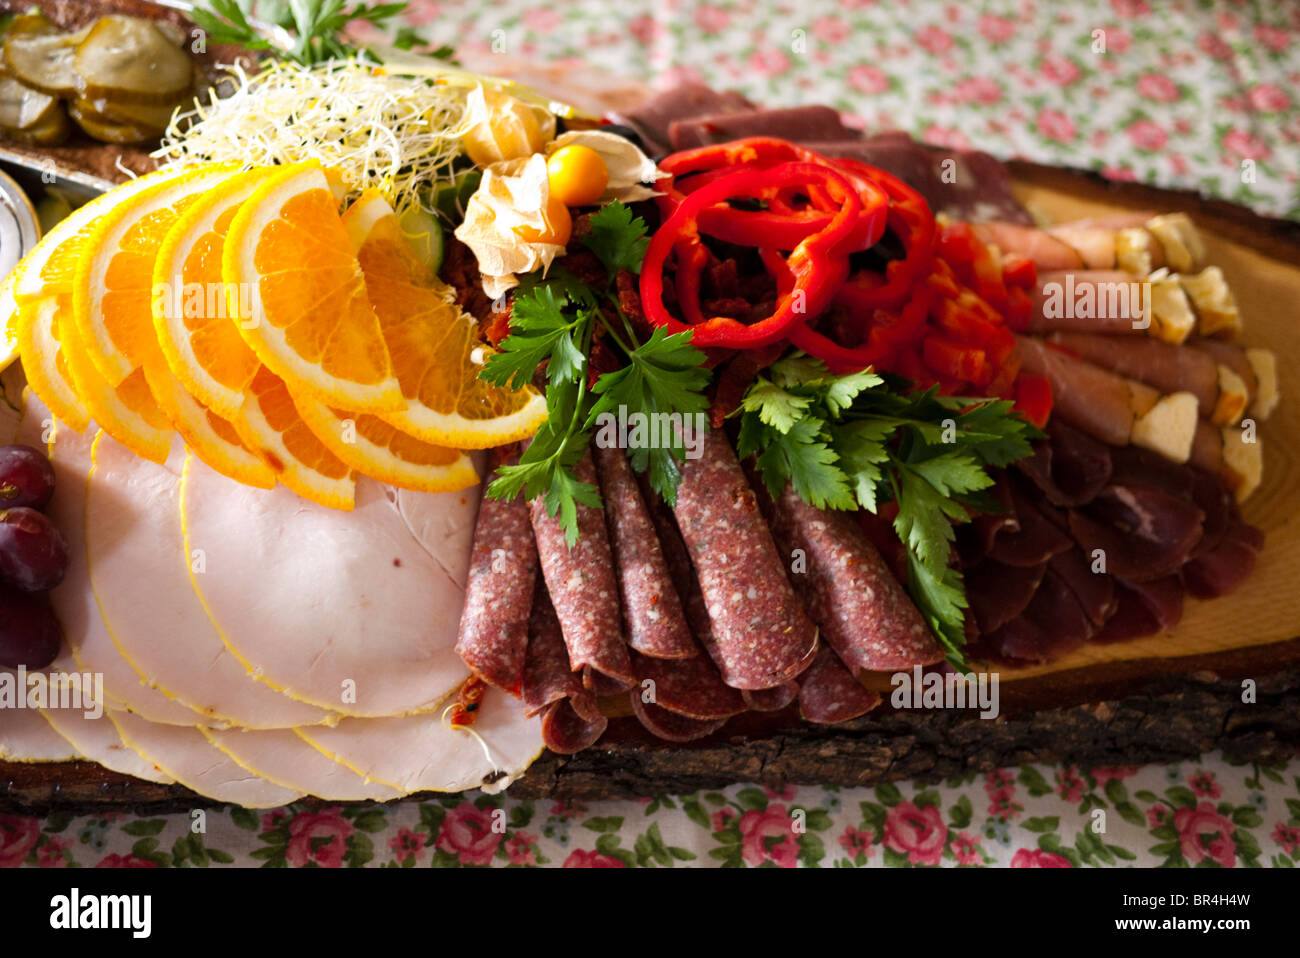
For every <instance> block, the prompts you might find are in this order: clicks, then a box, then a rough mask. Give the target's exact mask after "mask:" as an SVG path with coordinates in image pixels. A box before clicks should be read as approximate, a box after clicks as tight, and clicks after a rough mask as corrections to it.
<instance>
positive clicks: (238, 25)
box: [190, 0, 406, 66]
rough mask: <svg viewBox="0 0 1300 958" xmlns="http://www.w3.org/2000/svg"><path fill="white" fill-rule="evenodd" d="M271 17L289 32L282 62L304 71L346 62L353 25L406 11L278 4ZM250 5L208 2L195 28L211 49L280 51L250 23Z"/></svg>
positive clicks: (327, 0)
mask: <svg viewBox="0 0 1300 958" xmlns="http://www.w3.org/2000/svg"><path fill="white" fill-rule="evenodd" d="M269 6H270V7H271V9H272V10H273V11H274V13H273V14H268V16H269V19H270V21H271V22H272V23H274V25H275V26H278V27H282V28H284V29H285V30H287V31H289V32H290V34H291V36H292V38H293V45H292V46H291V47H290V48H289V49H288V50H280V54H281V55H282V56H285V57H287V58H288V59H291V60H296V61H297V62H298V63H301V64H302V65H303V66H313V65H315V64H317V63H321V62H323V61H325V60H332V59H341V58H343V57H346V56H348V55H349V54H351V53H354V52H356V51H355V49H354V48H353V47H352V46H351V45H350V44H348V43H347V42H346V41H344V39H343V30H344V28H345V27H346V26H347V25H348V24H349V23H351V22H352V21H353V20H365V21H368V22H370V23H373V24H384V23H385V22H387V21H388V20H391V19H392V18H393V17H395V16H397V15H398V14H399V13H401V12H402V11H403V10H405V9H406V2H405V0H401V2H397V3H375V4H371V3H348V2H347V0H287V2H286V0H275V2H273V3H272V4H270V5H269ZM253 7H254V4H253V3H252V2H251V0H208V2H207V5H206V8H205V7H201V6H196V7H195V8H194V9H193V10H192V11H191V12H190V16H191V17H193V19H194V22H195V23H197V24H198V25H199V26H200V27H202V28H203V29H204V30H205V31H206V32H207V34H208V41H209V42H211V43H229V44H233V45H236V46H241V47H243V48H244V49H246V50H271V49H279V48H278V47H277V46H276V45H275V44H273V43H272V42H271V40H270V38H269V37H267V36H265V35H264V34H263V33H262V32H261V31H260V30H259V29H258V28H257V27H256V26H255V25H253V24H252V23H250V22H249V20H248V17H249V12H250V10H252V9H253Z"/></svg>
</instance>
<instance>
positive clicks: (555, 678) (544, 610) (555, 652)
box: [523, 587, 584, 716]
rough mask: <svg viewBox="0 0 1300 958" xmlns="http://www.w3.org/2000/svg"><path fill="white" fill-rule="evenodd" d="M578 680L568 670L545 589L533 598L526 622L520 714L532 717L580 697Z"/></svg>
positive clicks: (582, 690)
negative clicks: (525, 654) (550, 706)
mask: <svg viewBox="0 0 1300 958" xmlns="http://www.w3.org/2000/svg"><path fill="white" fill-rule="evenodd" d="M583 692H584V689H583V687H582V677H581V676H579V675H578V673H576V672H574V671H573V670H572V669H571V668H569V653H568V650H567V649H565V647H564V636H563V634H562V633H561V632H560V623H559V620H558V619H556V617H555V609H554V608H552V606H551V597H550V595H549V594H548V593H547V591H546V589H544V588H541V587H538V588H537V590H536V591H535V592H534V595H533V609H532V614H531V615H530V617H529V620H528V655H527V656H526V658H525V660H524V679H523V699H524V714H525V715H528V716H533V715H536V714H537V713H538V712H540V711H542V710H543V709H545V708H546V707H547V706H549V705H551V704H553V703H555V702H558V701H559V700H560V699H564V698H570V697H572V696H575V695H582V694H583Z"/></svg>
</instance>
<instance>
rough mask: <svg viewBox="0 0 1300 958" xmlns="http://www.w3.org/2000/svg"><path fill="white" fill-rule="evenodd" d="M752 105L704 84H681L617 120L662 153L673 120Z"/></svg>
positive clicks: (727, 111) (735, 95)
mask: <svg viewBox="0 0 1300 958" xmlns="http://www.w3.org/2000/svg"><path fill="white" fill-rule="evenodd" d="M753 108H754V104H752V103H750V102H749V101H748V100H747V99H745V98H744V97H743V96H741V95H740V94H739V93H733V92H725V93H718V92H716V91H714V90H711V89H709V88H708V87H707V86H705V85H704V84H703V83H683V84H680V85H678V86H675V87H673V88H672V89H669V90H664V91H663V92H662V93H660V94H658V95H656V96H654V97H652V98H650V99H649V100H646V101H645V102H644V103H641V104H639V105H638V106H636V107H635V108H634V109H631V110H627V111H626V112H624V113H623V114H622V115H621V116H619V117H617V119H619V120H621V121H622V122H624V123H626V124H627V125H628V126H630V127H632V128H633V129H634V130H636V132H637V133H639V134H640V135H641V139H642V140H644V141H645V144H646V146H648V147H649V148H650V149H651V150H653V151H655V152H657V153H659V154H661V155H662V154H664V153H667V152H668V151H669V149H670V148H671V147H670V143H669V138H668V128H669V126H671V125H672V123H674V122H675V121H678V120H689V119H691V118H692V117H697V116H704V115H706V114H709V113H734V112H737V111H740V110H750V109H753Z"/></svg>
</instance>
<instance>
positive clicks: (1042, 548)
mask: <svg viewBox="0 0 1300 958" xmlns="http://www.w3.org/2000/svg"><path fill="white" fill-rule="evenodd" d="M1010 488H1011V503H1012V507H1013V508H1014V509H1015V514H1016V521H1017V523H1018V525H1019V528H1017V529H1016V530H1015V531H1014V532H1011V531H1005V532H1003V533H1002V534H1001V535H999V536H998V537H997V538H996V539H995V540H994V541H993V546H992V548H991V549H989V552H988V557H989V558H990V559H994V560H996V561H998V562H1001V563H1004V564H1006V565H1014V566H1022V567H1032V566H1038V565H1042V564H1043V563H1044V562H1046V561H1047V560H1048V559H1050V558H1051V557H1052V556H1054V555H1056V554H1057V553H1060V552H1064V551H1065V550H1066V549H1068V548H1070V545H1071V542H1070V537H1069V536H1068V535H1066V534H1065V533H1064V532H1063V531H1062V529H1061V527H1062V526H1063V525H1064V524H1065V523H1064V520H1058V518H1057V513H1056V510H1055V509H1053V507H1052V506H1051V505H1050V504H1048V503H1046V502H1043V501H1042V500H1039V501H1037V502H1035V501H1034V498H1033V496H1031V495H1030V494H1029V492H1028V491H1027V490H1026V489H1024V488H1022V487H1021V485H1020V484H1019V483H1017V482H1014V481H1013V482H1011V483H1010Z"/></svg>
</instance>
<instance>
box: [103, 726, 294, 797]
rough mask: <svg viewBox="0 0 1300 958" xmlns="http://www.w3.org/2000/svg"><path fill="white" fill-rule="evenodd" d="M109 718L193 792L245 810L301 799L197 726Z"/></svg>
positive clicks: (135, 746) (125, 736)
mask: <svg viewBox="0 0 1300 958" xmlns="http://www.w3.org/2000/svg"><path fill="white" fill-rule="evenodd" d="M108 714H109V715H110V717H111V718H112V720H113V724H114V725H116V726H117V731H118V733H119V734H120V735H121V736H122V741H124V742H126V744H127V745H129V746H131V748H133V749H135V750H136V751H137V752H139V753H140V755H141V756H142V757H143V758H145V759H146V760H148V761H150V762H152V763H154V764H155V765H157V766H158V767H159V768H160V769H162V770H163V771H164V772H166V773H167V774H168V775H170V776H171V777H172V778H174V779H176V781H177V782H178V783H180V784H181V785H184V786H185V787H186V788H188V789H190V790H191V791H193V792H197V793H198V794H200V795H204V796H206V797H208V798H211V799H214V800H215V801H218V802H231V803H233V804H235V805H242V806H244V807H245V808H275V807H277V806H279V805H287V804H289V803H290V802H292V801H296V800H297V799H299V798H302V795H303V793H302V792H299V791H297V790H295V789H292V788H284V787H283V786H281V785H276V784H275V783H274V782H270V781H267V780H266V779H264V778H262V777H261V776H259V775H254V774H253V773H252V772H250V771H248V769H246V768H244V767H243V766H242V765H240V764H239V763H238V762H236V761H235V760H234V759H232V758H231V757H230V756H229V755H227V754H226V753H225V752H223V751H221V749H219V748H217V747H216V746H215V745H213V744H212V743H211V742H209V741H208V740H207V739H206V738H204V736H203V732H201V731H200V730H199V729H197V728H181V727H180V726H176V725H156V724H154V723H153V722H147V721H145V720H144V719H142V718H140V717H139V716H138V715H132V714H131V713H130V712H110V713H108Z"/></svg>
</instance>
